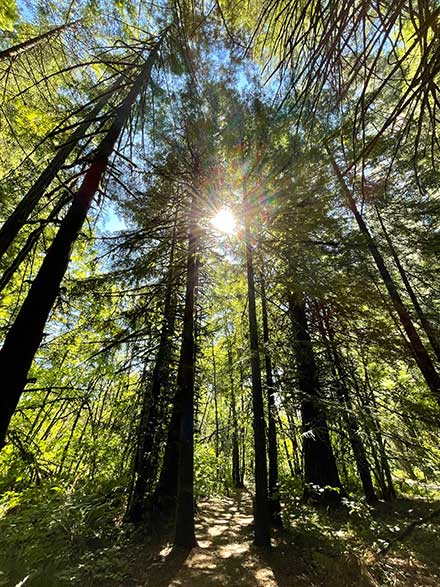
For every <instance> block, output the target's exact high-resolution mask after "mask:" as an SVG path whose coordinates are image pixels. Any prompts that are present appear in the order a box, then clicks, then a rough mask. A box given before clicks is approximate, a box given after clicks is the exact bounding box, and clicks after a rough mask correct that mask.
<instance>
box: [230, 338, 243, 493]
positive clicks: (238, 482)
mask: <svg viewBox="0 0 440 587" xmlns="http://www.w3.org/2000/svg"><path fill="white" fill-rule="evenodd" d="M226 340H227V345H228V371H229V382H230V386H231V410H232V484H233V486H234V488H235V489H242V488H243V487H244V486H243V480H242V478H241V475H240V450H239V445H238V438H239V430H238V418H237V402H236V398H235V385H234V364H233V361H232V348H231V343H230V340H229V333H228V331H226Z"/></svg>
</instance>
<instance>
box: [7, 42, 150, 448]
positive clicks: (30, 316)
mask: <svg viewBox="0 0 440 587" xmlns="http://www.w3.org/2000/svg"><path fill="white" fill-rule="evenodd" d="M160 43H161V41H159V42H158V43H157V45H156V47H155V48H154V50H152V51H151V53H150V55H149V57H148V59H147V61H146V62H145V65H144V66H143V68H142V70H141V72H140V74H139V76H138V77H137V79H136V80H135V81H134V83H133V85H132V87H131V89H130V92H129V93H128V95H127V97H126V98H125V100H124V102H123V103H122V105H121V106H120V107H119V109H118V110H117V112H116V115H115V119H114V121H113V123H112V125H111V127H110V129H109V130H108V132H107V134H106V136H105V137H104V139H103V140H102V142H101V144H100V146H99V147H98V148H97V150H96V151H95V154H94V155H93V158H92V160H91V164H90V167H89V169H88V171H87V173H86V174H85V176H84V179H83V182H82V185H81V187H80V188H79V190H78V192H77V193H76V194H75V196H74V198H73V202H72V204H71V206H70V208H69V211H68V212H67V214H66V216H65V217H64V219H63V220H62V222H61V225H60V228H59V230H58V233H57V235H56V237H55V239H54V240H53V242H52V244H51V246H50V247H49V250H48V252H47V254H46V256H45V258H44V261H43V263H42V265H41V268H40V270H39V272H38V274H37V276H36V278H35V280H34V281H33V283H32V285H31V288H30V290H29V293H28V295H27V297H26V299H25V301H24V303H23V305H22V307H21V309H20V311H19V313H18V315H17V317H16V319H15V321H14V323H13V325H12V326H11V328H10V330H9V332H8V334H7V335H6V338H5V342H4V344H3V348H2V349H1V351H0V370H1V372H2V373H3V380H2V385H3V393H1V395H0V449H1V448H2V447H3V446H4V444H5V437H6V431H7V428H8V425H9V422H10V420H11V418H12V415H13V413H14V410H15V408H16V406H17V403H18V401H19V399H20V396H21V393H22V392H23V389H24V387H25V385H26V380H27V375H28V372H29V369H30V367H31V364H32V361H33V358H34V356H35V353H36V352H37V350H38V347H39V345H40V343H41V340H42V338H43V330H44V327H45V325H46V321H47V319H48V316H49V313H50V311H51V309H52V307H53V305H54V303H55V300H56V297H57V295H58V290H59V287H60V284H61V281H62V279H63V277H64V274H65V272H66V270H67V266H68V263H69V257H70V252H71V249H72V246H73V244H74V243H75V241H76V239H77V237H78V235H79V232H80V230H81V228H82V225H83V223H84V221H85V219H86V216H87V213H88V211H89V209H90V206H91V204H92V201H93V197H94V195H95V193H96V191H97V190H98V187H99V183H100V181H101V178H102V176H103V174H104V173H105V171H106V168H107V163H108V158H109V156H110V155H111V153H112V151H113V148H114V146H115V143H116V141H117V140H118V138H119V135H120V134H121V131H122V129H123V127H124V125H125V123H126V122H127V120H128V117H129V115H130V111H131V107H132V105H133V103H134V102H135V100H136V98H137V96H138V94H139V93H140V91H141V90H142V88H143V87H144V86H145V84H146V83H148V81H149V79H150V75H151V69H152V67H153V63H154V61H155V59H156V55H157V52H158V50H159V46H160Z"/></svg>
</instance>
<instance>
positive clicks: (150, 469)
mask: <svg viewBox="0 0 440 587" xmlns="http://www.w3.org/2000/svg"><path fill="white" fill-rule="evenodd" d="M175 246H176V225H174V231H173V240H172V244H171V251H170V258H169V270H168V275H167V278H166V281H167V286H166V294H165V300H164V312H163V319H162V329H161V334H160V340H159V348H158V351H157V355H156V361H155V365H154V370H153V377H152V383H151V390H150V393H146V394H145V397H144V401H143V405H142V410H141V418H140V424H139V430H138V443H137V450H136V457H135V463H134V472H135V482H134V485H133V490H132V492H131V495H130V499H129V502H128V506H127V513H126V519H127V520H129V521H131V522H141V521H142V520H143V518H144V515H145V513H146V512H145V497H146V494H147V491H148V489H150V488H151V486H152V484H153V482H154V478H155V476H156V473H157V468H158V455H159V446H160V438H159V437H158V436H159V428H160V425H161V422H162V420H163V417H164V404H165V400H166V397H164V396H166V392H167V388H168V384H169V378H170V361H171V353H172V348H171V346H172V336H173V333H174V325H175V319H176V302H177V299H176V291H175V289H176V285H175V283H174V279H175V271H174V251H175Z"/></svg>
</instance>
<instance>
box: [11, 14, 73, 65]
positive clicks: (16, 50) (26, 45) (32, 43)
mask: <svg viewBox="0 0 440 587" xmlns="http://www.w3.org/2000/svg"><path fill="white" fill-rule="evenodd" d="M78 22H79V21H78V20H77V21H74V22H66V23H64V24H62V25H60V26H57V27H54V28H52V29H49V30H48V31H46V32H45V33H42V34H41V35H37V36H36V37H32V39H28V40H27V41H23V42H22V43H18V44H17V45H13V46H12V47H9V48H8V49H4V50H3V51H0V61H3V60H4V59H14V58H15V57H17V56H18V55H20V54H21V53H24V52H25V51H29V50H30V49H33V48H34V47H36V46H37V45H39V44H40V43H41V42H42V41H45V40H47V39H50V38H51V37H54V36H55V35H58V34H60V33H62V32H64V31H65V30H66V29H68V28H71V27H73V26H75V25H77V24H78Z"/></svg>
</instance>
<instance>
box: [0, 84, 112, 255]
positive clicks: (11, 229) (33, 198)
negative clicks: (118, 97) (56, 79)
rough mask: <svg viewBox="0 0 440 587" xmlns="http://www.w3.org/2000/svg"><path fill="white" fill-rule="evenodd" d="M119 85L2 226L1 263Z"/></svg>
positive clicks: (81, 125)
mask: <svg viewBox="0 0 440 587" xmlns="http://www.w3.org/2000/svg"><path fill="white" fill-rule="evenodd" d="M119 85H120V80H118V82H117V83H115V84H113V86H112V87H111V88H110V89H109V90H108V91H107V92H105V93H104V94H103V95H102V96H101V98H100V99H99V100H98V102H97V103H96V104H95V107H94V108H93V109H92V111H91V112H90V114H89V115H86V117H85V119H84V121H83V122H81V124H79V126H78V127H77V129H76V130H75V131H74V132H73V133H72V135H71V136H70V137H69V139H68V140H67V141H66V142H65V143H64V145H63V146H61V147H60V148H59V149H58V152H57V154H56V155H55V157H54V158H53V159H52V161H51V162H50V163H49V164H48V165H47V167H46V168H45V169H44V171H43V172H42V173H41V175H40V176H39V177H38V179H37V180H36V182H35V183H34V184H33V186H32V187H31V188H30V189H29V190H28V192H27V193H26V195H25V196H24V198H23V199H22V200H21V201H20V203H19V204H18V205H17V207H16V208H15V210H14V211H13V212H12V214H11V215H10V216H9V218H8V219H7V220H6V221H5V222H4V224H3V226H2V227H1V229H0V260H1V259H2V258H3V256H4V254H5V253H6V251H7V250H8V249H9V247H10V246H11V244H12V242H13V240H14V239H15V238H16V236H17V234H18V233H19V231H20V230H21V228H22V227H23V225H24V224H25V223H26V221H27V220H28V218H29V216H30V215H31V214H32V212H33V211H34V209H35V207H36V206H37V205H38V203H39V201H40V200H41V198H42V197H43V195H44V193H45V191H46V189H47V188H48V187H49V185H50V183H51V182H52V181H53V180H54V179H55V176H56V175H57V173H58V172H59V171H60V169H61V168H62V167H63V165H64V164H65V162H66V160H67V158H68V157H69V156H70V154H71V153H72V151H73V150H74V149H75V147H76V146H77V144H78V142H79V141H80V140H81V139H82V138H83V137H84V136H85V134H86V132H87V131H88V129H89V128H90V126H91V125H92V124H93V123H94V122H95V121H96V119H97V117H98V115H99V113H100V112H101V110H102V109H103V108H104V106H105V105H106V104H107V102H108V97H109V95H111V94H112V93H113V92H114V91H115V90H116V89H117V88H118V87H119ZM121 108H122V106H121ZM119 111H120V109H119ZM117 116H118V114H117V115H116V117H117ZM112 128H113V127H112ZM105 141H106V139H104V140H103V141H102V143H101V145H103V143H105ZM98 151H99V149H98ZM98 151H97V152H96V154H95V158H96V156H97V155H98ZM92 164H93V163H92Z"/></svg>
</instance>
